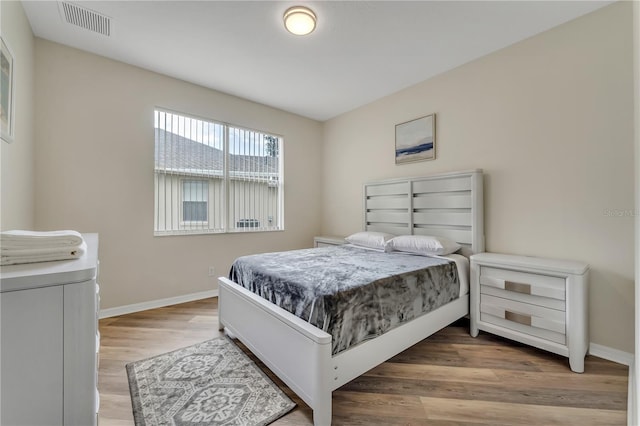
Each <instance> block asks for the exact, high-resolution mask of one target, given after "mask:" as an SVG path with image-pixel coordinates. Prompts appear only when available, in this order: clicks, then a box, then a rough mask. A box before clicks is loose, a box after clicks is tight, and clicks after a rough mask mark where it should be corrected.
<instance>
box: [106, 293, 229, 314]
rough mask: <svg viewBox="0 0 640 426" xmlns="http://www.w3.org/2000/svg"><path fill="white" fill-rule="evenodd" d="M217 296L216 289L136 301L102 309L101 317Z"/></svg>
mask: <svg viewBox="0 0 640 426" xmlns="http://www.w3.org/2000/svg"><path fill="white" fill-rule="evenodd" d="M217 296H218V290H217V289H216V290H208V291H201V292H199V293H191V294H184V295H182V296H176V297H168V298H166V299H158V300H150V301H148V302H142V303H134V304H132V305H125V306H118V307H115V308H108V309H100V318H101V319H102V318H109V317H117V316H118V315H125V314H131V313H134V312H140V311H146V310H148V309H155V308H162V307H163V306H170V305H177V304H178V303H186V302H193V301H194V300H200V299H207V298H209V297H217Z"/></svg>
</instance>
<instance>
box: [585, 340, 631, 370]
mask: <svg viewBox="0 0 640 426" xmlns="http://www.w3.org/2000/svg"><path fill="white" fill-rule="evenodd" d="M589 355H593V356H597V357H598V358H604V359H606V360H609V361H613V362H617V363H618V364H623V365H628V366H631V365H632V364H633V354H632V353H629V352H625V351H621V350H618V349H614V348H610V347H608V346H603V345H598V344H597V343H593V342H592V343H589Z"/></svg>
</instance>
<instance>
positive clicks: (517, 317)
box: [504, 311, 531, 326]
mask: <svg viewBox="0 0 640 426" xmlns="http://www.w3.org/2000/svg"><path fill="white" fill-rule="evenodd" d="M504 319H506V320H509V321H513V322H517V323H520V324H524V325H528V326H531V315H522V314H516V313H515V312H509V311H504Z"/></svg>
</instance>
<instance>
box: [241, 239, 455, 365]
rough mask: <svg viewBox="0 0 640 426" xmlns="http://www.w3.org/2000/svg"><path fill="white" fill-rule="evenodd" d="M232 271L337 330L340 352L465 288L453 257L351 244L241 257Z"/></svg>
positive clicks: (294, 310) (335, 347)
mask: <svg viewBox="0 0 640 426" xmlns="http://www.w3.org/2000/svg"><path fill="white" fill-rule="evenodd" d="M229 278H230V279H231V280H233V281H235V282H236V283H238V284H240V285H242V286H243V287H245V288H247V289H248V290H250V291H252V292H254V293H256V294H258V295H259V296H261V297H263V298H264V299H267V300H268V301H270V302H272V303H274V304H276V305H278V306H280V307H281V308H283V309H285V310H287V311H289V312H291V313H293V314H294V315H296V316H298V317H300V318H302V319H304V320H306V321H308V322H309V323H311V324H312V325H314V326H316V327H318V328H320V329H322V330H324V331H326V332H327V333H329V334H331V336H332V342H333V343H332V345H333V346H332V353H333V354H334V355H335V354H337V353H339V352H341V351H344V350H345V349H348V348H349V347H351V346H353V345H356V344H358V343H360V342H363V341H365V340H367V339H371V338H374V337H376V336H379V335H380V334H382V333H384V332H386V331H388V330H390V329H392V328H393V327H395V326H397V325H399V324H401V323H403V322H406V321H409V320H412V319H414V318H416V317H418V316H420V315H422V314H425V313H427V312H430V311H432V310H434V309H436V308H438V307H440V306H442V305H444V304H446V303H448V302H450V301H452V300H454V299H457V298H458V297H459V294H460V283H459V279H458V270H457V268H456V265H455V262H453V261H448V260H445V259H440V258H433V257H424V256H415V255H409V254H403V253H398V252H391V253H381V252H376V251H371V250H365V249H359V248H356V247H353V246H346V245H345V246H330V247H320V248H314V249H306V250H294V251H287V252H279V253H265V254H257V255H251V256H243V257H240V258H238V259H237V260H236V261H235V262H234V264H233V266H232V267H231V272H230V274H229Z"/></svg>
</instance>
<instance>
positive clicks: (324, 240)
mask: <svg viewBox="0 0 640 426" xmlns="http://www.w3.org/2000/svg"><path fill="white" fill-rule="evenodd" d="M346 243H347V242H346V241H345V240H344V238H342V237H328V236H321V237H314V238H313V246H314V247H326V246H341V245H343V244H346Z"/></svg>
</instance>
